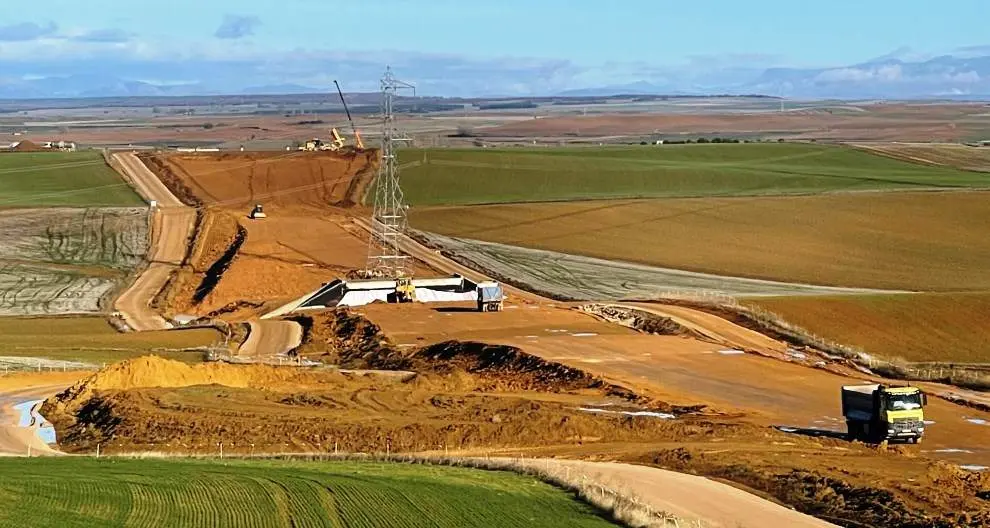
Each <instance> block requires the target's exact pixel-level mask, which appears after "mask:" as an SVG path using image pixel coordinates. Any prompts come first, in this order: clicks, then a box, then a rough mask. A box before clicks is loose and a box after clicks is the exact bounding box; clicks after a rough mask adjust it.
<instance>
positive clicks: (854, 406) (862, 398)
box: [842, 384, 880, 421]
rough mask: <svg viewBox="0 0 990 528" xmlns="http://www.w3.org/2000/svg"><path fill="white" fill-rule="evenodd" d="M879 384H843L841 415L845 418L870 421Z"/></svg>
mask: <svg viewBox="0 0 990 528" xmlns="http://www.w3.org/2000/svg"><path fill="white" fill-rule="evenodd" d="M879 389H880V385H877V384H873V385H844V386H843V387H842V415H843V416H845V417H846V419H851V420H859V421H870V420H871V419H872V418H873V406H874V398H875V394H876V392H877V391H878V390H879Z"/></svg>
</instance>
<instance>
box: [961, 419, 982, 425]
mask: <svg viewBox="0 0 990 528" xmlns="http://www.w3.org/2000/svg"><path fill="white" fill-rule="evenodd" d="M966 421H967V422H969V423H971V424H976V425H987V421H986V420H984V419H983V418H966Z"/></svg>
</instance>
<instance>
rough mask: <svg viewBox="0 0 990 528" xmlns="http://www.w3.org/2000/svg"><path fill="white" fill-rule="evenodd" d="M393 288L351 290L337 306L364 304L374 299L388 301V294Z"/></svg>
mask: <svg viewBox="0 0 990 528" xmlns="http://www.w3.org/2000/svg"><path fill="white" fill-rule="evenodd" d="M393 291H395V290H351V291H348V292H347V293H345V294H344V297H343V298H342V299H341V300H340V302H339V303H337V306H364V305H366V304H371V303H373V302H375V301H382V302H388V296H389V294H390V293H392V292H393Z"/></svg>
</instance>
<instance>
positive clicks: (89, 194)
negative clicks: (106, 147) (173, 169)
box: [0, 151, 144, 208]
mask: <svg viewBox="0 0 990 528" xmlns="http://www.w3.org/2000/svg"><path fill="white" fill-rule="evenodd" d="M143 203H144V202H142V200H141V198H140V197H139V196H138V195H137V194H136V193H135V192H134V191H133V190H132V189H131V187H130V186H129V185H127V184H126V183H125V182H124V181H123V180H122V179H121V178H120V176H119V175H118V174H117V173H116V172H114V170H113V169H111V168H110V167H109V166H107V164H106V163H104V161H103V156H102V155H101V154H100V153H99V152H95V151H91V152H12V153H4V154H0V208H4V207H55V206H69V207H72V206H86V207H96V206H131V205H142V204H143Z"/></svg>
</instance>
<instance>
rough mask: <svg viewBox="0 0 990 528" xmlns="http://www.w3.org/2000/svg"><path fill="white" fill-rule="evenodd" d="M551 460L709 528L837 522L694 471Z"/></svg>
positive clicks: (813, 526)
mask: <svg viewBox="0 0 990 528" xmlns="http://www.w3.org/2000/svg"><path fill="white" fill-rule="evenodd" d="M521 462H522V463H524V464H526V465H529V466H531V467H533V468H535V469H540V468H541V467H542V466H544V465H545V464H547V463H548V462H547V461H545V460H539V459H526V460H523V461H521ZM550 463H551V464H554V465H557V466H563V467H565V468H568V469H569V470H570V471H571V472H575V473H580V474H583V475H587V476H588V477H589V478H590V479H591V481H593V482H598V483H601V484H604V485H607V486H611V485H614V486H616V487H619V488H621V489H622V490H623V491H625V492H628V493H630V494H632V495H633V496H635V497H636V498H638V499H639V500H641V501H643V502H645V503H647V504H649V505H650V506H651V507H652V508H654V509H655V510H659V511H665V512H667V513H669V514H672V515H674V516H675V517H677V518H679V519H683V520H684V521H685V522H687V523H691V522H694V521H701V522H702V523H704V524H703V525H704V526H706V527H709V528H763V527H767V526H788V527H793V528H823V527H834V526H835V525H834V524H831V523H828V522H825V521H822V520H820V519H816V518H814V517H812V516H810V515H805V514H803V513H800V512H797V511H795V510H792V509H790V508H787V507H785V506H780V505H779V504H776V503H773V502H770V501H768V500H765V499H762V498H760V497H757V496H756V495H753V494H750V493H747V492H745V491H742V490H740V489H737V488H734V487H732V486H729V485H728V484H722V483H721V482H716V481H714V480H711V479H707V478H705V477H699V476H696V475H687V474H685V473H677V472H675V471H667V470H664V469H660V468H654V467H648V466H639V465H634V464H622V463H616V462H589V461H584V460H554V461H553V462H550ZM682 526H683V524H682ZM688 526H693V525H691V524H688Z"/></svg>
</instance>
